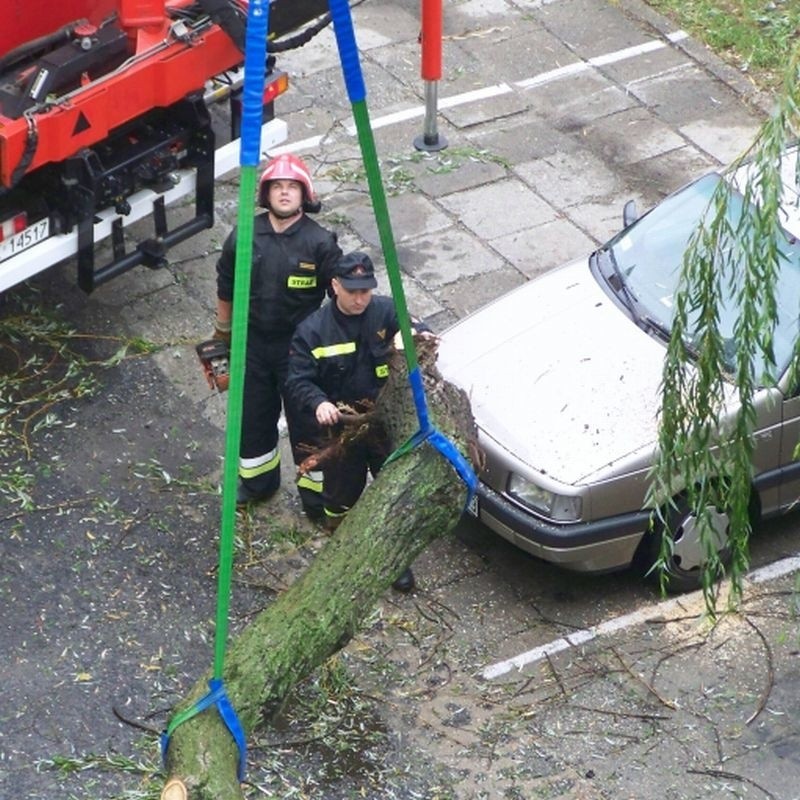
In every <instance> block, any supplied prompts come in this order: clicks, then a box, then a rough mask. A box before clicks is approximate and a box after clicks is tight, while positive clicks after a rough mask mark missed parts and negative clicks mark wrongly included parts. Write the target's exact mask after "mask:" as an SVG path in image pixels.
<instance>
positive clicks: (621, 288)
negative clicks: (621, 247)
mask: <svg viewBox="0 0 800 800" xmlns="http://www.w3.org/2000/svg"><path fill="white" fill-rule="evenodd" d="M594 256H595V258H597V259H598V262H599V261H601V260H605V261H607V262H608V263H609V264H610V265H611V272H607V271H606V272H604V273H603V277H604V278H605V279H606V282H607V283H608V285H609V286H610V287H611V288H612V289H613V290H614V293H615V294H616V295H617V296H618V297H620V298H622V302H623V303H624V304H625V307H626V308H627V309H628V311H630V312H631V316H632V317H633V320H634V322H641V321H642V320H643V317H644V316H645V314H644V312H643V311H642V306H641V304H640V303H639V299H638V298H637V297H636V295H635V294H634V293H633V292H632V291H631V288H630V286H628V284H627V282H626V280H625V276H624V275H623V274H622V270H621V269H620V268H619V264H617V259H616V256H615V255H614V250H613V249H612V248H611V247H605V248H603V249H602V250H597V251H596V252H595V253H594Z"/></svg>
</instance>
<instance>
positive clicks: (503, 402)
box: [439, 152, 800, 591]
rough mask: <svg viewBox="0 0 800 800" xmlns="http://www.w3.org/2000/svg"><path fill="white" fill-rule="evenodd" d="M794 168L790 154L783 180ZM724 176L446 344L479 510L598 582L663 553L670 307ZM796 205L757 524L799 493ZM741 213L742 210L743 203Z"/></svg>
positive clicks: (764, 410) (684, 538) (765, 392)
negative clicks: (655, 496)
mask: <svg viewBox="0 0 800 800" xmlns="http://www.w3.org/2000/svg"><path fill="white" fill-rule="evenodd" d="M794 160H796V152H794V153H793V154H792V155H791V163H789V164H788V165H787V169H788V170H791V169H793V166H792V164H793V163H794ZM787 174H792V173H791V172H789V173H787ZM720 180H721V177H720V176H719V175H717V174H710V175H706V176H704V177H702V178H700V179H699V180H698V181H696V182H694V183H692V184H690V185H688V186H686V187H685V188H683V189H681V190H679V191H677V192H676V193H674V194H673V195H671V196H669V197H667V198H666V199H665V200H663V201H662V202H661V203H660V204H659V205H657V206H656V207H655V208H653V209H652V210H651V211H649V212H648V213H647V214H645V215H644V216H642V217H640V218H639V219H634V217H635V212H633V213H631V209H630V207H626V215H625V216H626V223H629V224H626V227H625V228H624V230H623V231H622V232H621V233H619V234H618V235H617V236H615V237H614V238H613V239H611V241H609V242H608V243H607V244H606V245H604V246H603V247H601V248H600V249H598V250H597V251H596V252H594V253H592V254H591V255H590V256H589V257H588V258H587V259H582V260H579V261H575V262H572V263H569V264H566V265H565V266H562V267H560V268H558V269H556V270H553V271H551V272H548V273H546V274H545V275H543V276H542V277H540V278H538V279H536V280H533V281H531V282H529V283H527V284H525V285H523V286H521V287H519V288H518V289H516V290H514V291H512V292H510V293H509V294H507V295H505V296H503V297H501V298H499V299H498V300H496V301H494V302H492V303H490V304H489V305H487V306H486V307H484V308H482V309H480V310H479V311H477V312H475V313H474V314H472V315H471V316H469V317H466V318H465V319H463V320H462V321H460V322H458V323H457V324H456V325H455V326H453V327H452V328H450V329H449V330H447V331H446V332H445V333H444V334H443V335H442V342H441V345H440V354H439V367H440V369H441V371H442V374H443V375H444V377H445V378H447V379H448V380H450V381H451V382H453V383H455V384H457V385H459V386H461V387H462V388H463V389H464V390H466V392H467V393H468V394H469V396H470V398H471V402H472V409H473V413H474V416H475V421H476V423H477V426H478V431H479V444H480V446H481V448H482V450H483V451H484V453H485V457H486V466H485V469H484V470H483V471H482V473H481V475H480V476H479V477H480V486H479V490H478V493H477V496H476V498H475V502H474V504H473V507H472V509H471V512H472V513H473V514H475V515H476V516H477V517H478V518H479V519H480V520H481V521H482V522H483V523H484V524H485V525H487V526H488V527H489V528H491V529H492V530H493V531H495V532H497V533H498V534H500V535H501V536H503V537H504V538H506V539H508V540H509V541H510V542H513V543H514V544H515V545H518V546H519V547H521V548H522V549H523V550H526V551H527V552H529V553H531V554H533V555H534V556H538V557H539V558H542V559H544V560H546V561H550V562H553V563H554V564H558V565H560V566H562V567H565V568H568V569H572V570H577V571H581V572H603V571H610V570H616V569H621V568H625V567H628V566H630V565H635V564H642V565H644V566H645V567H649V566H650V565H652V564H653V562H654V560H655V558H656V556H657V554H658V553H659V551H660V548H661V536H663V535H664V534H663V529H662V528H661V527H659V525H658V524H655V525H651V519H652V520H655V515H653V513H652V510H651V509H649V508H647V507H645V503H646V495H647V491H648V472H649V470H650V467H651V465H652V463H653V459H654V454H655V448H656V442H657V415H658V412H659V403H660V398H659V385H660V382H661V378H662V364H663V359H664V354H665V349H666V342H667V341H668V338H669V332H670V325H671V317H672V309H671V300H672V297H673V294H674V292H675V289H676V284H677V280H678V275H679V270H680V265H681V259H682V256H683V253H684V251H685V249H686V245H687V242H688V240H689V238H690V236H691V234H692V233H693V231H694V229H695V227H696V226H697V223H698V220H699V219H700V217H701V216H702V215H703V214H704V213H705V211H706V208H707V206H708V202H709V198H710V197H711V194H712V192H713V191H714V188H715V187H716V186H717V184H718V182H719V181H720ZM789 185H790V186H794V182H793V181H791V182H790V183H789ZM788 195H792V192H788ZM797 202H798V198H797V195H796V194H793V195H792V197H787V203H786V207H785V210H786V219H785V220H782V224H783V225H784V229H785V230H786V231H787V239H786V243H785V246H784V248H783V249H784V259H783V263H782V272H781V276H780V287H779V291H778V293H777V301H778V304H779V312H780V322H779V326H778V330H777V331H776V334H775V359H776V363H777V364H778V365H779V370H780V372H781V373H783V374H782V375H781V377H780V380H779V381H778V385H777V386H775V387H772V388H764V389H762V390H761V391H760V393H759V395H758V397H757V399H756V404H757V412H758V420H757V425H756V450H755V459H754V478H753V504H752V505H753V508H754V512H755V513H756V514H757V515H758V516H761V517H764V516H767V515H773V514H776V513H778V512H781V511H783V510H786V509H788V508H789V507H791V506H792V505H793V504H795V503H796V502H797V500H798V497H799V496H800V462H797V461H794V460H793V453H794V450H795V446H796V445H797V443H798V441H799V440H800V391H799V389H800V387H797V386H792V385H789V380H788V374H787V366H788V364H789V361H790V358H791V355H792V348H793V345H794V341H795V338H796V337H797V335H798V309H800V244H799V243H798V242H797V241H796V240H795V238H794V236H795V235H796V236H800V224H798V208H797ZM792 203H794V205H792ZM732 213H734V214H736V213H739V214H740V213H742V211H741V202H740V203H739V209H738V211H737V210H736V209H735V208H734V209H733V210H732ZM792 231H794V234H792ZM734 320H735V313H734V311H733V310H732V309H729V308H723V309H722V312H721V329H722V331H723V333H725V335H726V336H728V333H729V334H730V337H729V338H730V341H731V342H732V341H733V324H734ZM730 357H731V359H733V357H734V352H733V346H731V352H730ZM676 503H677V510H674V511H673V513H674V514H676V515H677V516H678V518H677V519H673V520H671V521H670V522H671V524H670V526H669V529H670V531H671V532H672V536H673V540H674V548H673V555H672V559H671V563H670V564H669V565H668V566H669V571H670V574H671V578H670V589H671V590H674V591H685V590H688V589H692V588H695V587H697V586H699V585H700V583H701V574H702V564H703V560H704V559H703V555H702V554H703V550H702V547H701V543H700V541H699V535H698V532H697V526H696V525H695V524H694V519H693V517H692V515H691V514H690V513H689V512H688V511H687V510H686V506H685V505H681V502H680V498H676ZM714 516H715V534H716V536H717V541H718V542H719V550H720V553H721V554H722V556H723V558H724V556H725V544H726V540H727V536H726V532H727V526H728V518H727V515H726V514H725V511H724V509H723V510H717V509H715V510H714ZM656 522H657V521H656Z"/></svg>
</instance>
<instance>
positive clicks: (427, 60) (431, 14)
mask: <svg viewBox="0 0 800 800" xmlns="http://www.w3.org/2000/svg"><path fill="white" fill-rule="evenodd" d="M420 42H421V44H422V79H423V80H426V81H438V80H441V78H442V0H422V31H421V32H420Z"/></svg>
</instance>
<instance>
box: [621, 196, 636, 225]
mask: <svg viewBox="0 0 800 800" xmlns="http://www.w3.org/2000/svg"><path fill="white" fill-rule="evenodd" d="M637 219H639V212H638V211H637V210H636V201H635V200H628V202H627V203H625V207H624V208H623V209H622V226H623V227H624V228H627V227H629V226H630V225H633V223H634V222H636V220H637Z"/></svg>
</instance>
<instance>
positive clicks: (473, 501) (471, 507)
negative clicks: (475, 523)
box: [467, 492, 478, 517]
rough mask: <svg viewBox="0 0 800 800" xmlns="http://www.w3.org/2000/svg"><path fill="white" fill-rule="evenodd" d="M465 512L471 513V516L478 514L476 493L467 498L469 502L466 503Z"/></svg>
mask: <svg viewBox="0 0 800 800" xmlns="http://www.w3.org/2000/svg"><path fill="white" fill-rule="evenodd" d="M467 514H471V515H472V516H473V517H477V516H478V493H477V492H475V494H473V495H472V497H470V499H469V503H468V504H467Z"/></svg>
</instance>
